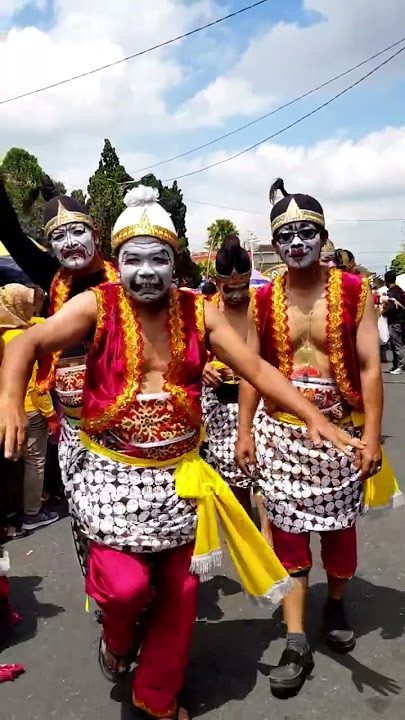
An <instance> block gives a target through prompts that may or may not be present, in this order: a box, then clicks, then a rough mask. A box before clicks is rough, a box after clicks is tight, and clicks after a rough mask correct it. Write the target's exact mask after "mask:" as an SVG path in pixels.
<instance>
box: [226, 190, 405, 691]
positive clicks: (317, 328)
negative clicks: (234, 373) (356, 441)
mask: <svg viewBox="0 0 405 720" xmlns="http://www.w3.org/2000/svg"><path fill="white" fill-rule="evenodd" d="M278 190H281V192H282V194H283V196H284V197H283V199H282V200H280V201H279V202H277V203H276V204H275V205H274V207H273V209H272V211H271V229H272V234H273V244H274V247H275V249H276V250H277V252H278V253H279V255H280V257H281V258H282V260H283V261H284V262H285V264H286V265H287V272H286V273H285V275H283V276H282V277H276V278H275V279H274V280H273V281H272V283H271V284H270V285H269V286H267V287H264V288H260V289H259V290H258V291H257V294H256V308H257V313H256V318H253V317H252V318H251V322H250V327H249V336H248V344H249V345H250V347H251V348H252V349H255V350H256V352H257V353H260V356H261V357H263V358H264V359H265V360H267V362H269V363H270V364H271V365H273V366H274V367H277V368H279V370H281V372H282V373H283V375H285V377H287V378H289V380H291V382H292V383H293V384H294V385H295V387H296V388H297V389H298V390H299V391H300V392H301V393H302V394H303V395H304V396H305V397H307V398H308V400H310V402H312V403H313V404H314V406H316V407H317V408H318V409H319V410H320V412H321V413H323V414H324V416H325V417H327V418H328V419H329V420H330V421H331V422H333V423H335V424H336V426H340V427H345V428H346V430H347V431H348V432H350V434H352V435H356V434H361V435H362V436H363V441H364V442H365V443H366V445H365V446H364V447H363V449H361V450H360V451H359V453H358V457H357V459H355V457H354V456H353V457H351V458H347V457H346V456H345V455H344V454H342V452H341V451H339V450H337V449H334V448H332V447H331V445H330V443H328V442H324V443H316V444H314V443H313V442H311V441H310V440H309V438H308V435H307V428H306V427H305V425H304V424H302V423H301V422H300V421H299V420H298V418H296V417H294V416H292V415H289V414H286V413H283V412H281V411H280V408H278V407H277V406H276V405H274V404H272V403H268V402H265V404H264V408H263V409H259V411H258V412H257V414H256V417H255V419H254V416H255V412H256V409H257V407H258V401H259V396H258V395H257V393H256V392H255V390H254V389H253V388H252V387H251V386H249V385H248V384H247V383H246V382H244V381H243V382H242V383H241V388H240V425H239V440H238V443H237V455H238V459H239V462H240V463H241V466H242V467H243V468H244V469H245V470H246V471H247V469H248V466H247V463H248V462H250V463H254V462H256V458H255V447H254V441H253V438H252V426H253V428H254V432H253V434H254V438H255V442H256V455H257V470H258V473H259V480H258V485H259V492H260V493H261V496H262V501H263V503H264V507H265V510H266V513H265V514H264V516H263V518H262V522H263V526H264V531H265V532H266V526H267V525H268V524H269V523H270V525H271V532H272V539H273V545H274V549H275V552H276V554H277V556H278V558H279V559H280V560H281V562H282V563H283V565H284V567H285V568H286V570H287V571H288V572H289V574H290V576H292V577H293V578H294V582H295V587H294V590H293V592H292V593H290V595H289V596H288V597H287V598H285V600H284V617H285V621H286V624H287V647H286V649H285V651H284V652H283V655H282V657H281V660H280V663H279V665H278V666H276V667H273V668H272V669H271V671H270V686H271V689H272V691H273V692H274V693H283V694H285V693H286V692H290V693H296V692H297V691H298V690H299V689H300V687H301V686H302V684H303V682H304V681H305V678H306V677H307V676H308V675H309V673H310V672H311V671H312V668H313V666H314V662H313V657H312V653H311V649H310V647H309V645H308V641H307V637H306V633H305V609H306V597H307V590H308V575H309V571H310V568H311V564H312V560H311V551H310V535H311V533H312V532H313V531H315V532H319V534H320V537H321V545H322V559H323V564H324V567H325V570H326V573H327V576H328V600H327V603H326V605H325V616H324V621H325V623H324V630H325V639H326V643H327V644H328V646H329V647H330V648H331V649H333V650H335V651H337V652H348V651H350V650H351V649H352V648H353V647H354V645H355V637H354V633H353V631H352V629H351V627H350V625H349V623H348V621H347V619H346V616H345V613H344V608H343V597H344V592H345V588H346V585H347V583H348V581H349V579H350V578H351V577H352V575H354V573H355V570H356V564H357V552H356V520H357V517H358V515H359V514H360V512H362V510H363V509H364V506H365V504H367V503H369V504H371V499H370V498H373V505H375V506H378V505H385V504H388V503H389V502H390V499H391V498H392V497H393V495H394V494H395V493H396V492H397V490H398V486H397V485H396V482H395V478H394V476H393V473H392V471H391V469H390V468H389V466H388V465H387V464H386V463H384V466H383V471H382V472H380V471H381V465H382V454H381V448H380V433H381V414H382V396H383V393H382V382H381V370H380V362H379V340H378V331H377V323H376V316H375V311H374V306H373V301H372V299H371V296H370V292H369V288H368V282H367V278H362V277H360V276H356V275H352V274H348V273H344V272H342V271H341V270H338V269H336V268H326V267H324V266H323V265H322V264H321V263H320V254H321V249H322V247H323V245H324V243H325V242H326V240H327V238H328V232H327V230H326V229H325V218H324V213H323V209H322V207H321V205H320V203H319V202H318V201H317V200H316V199H315V198H313V197H311V196H310V195H303V194H300V193H296V194H291V195H290V194H288V193H287V192H286V191H285V189H284V184H283V182H282V180H278V181H276V183H275V184H274V185H273V186H272V188H271V191H270V198H271V200H273V199H274V198H275V195H276V193H277V191H278ZM369 478H371V479H369ZM366 481H367V482H366ZM364 483H366V485H364Z"/></svg>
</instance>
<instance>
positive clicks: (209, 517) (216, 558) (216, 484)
mask: <svg viewBox="0 0 405 720" xmlns="http://www.w3.org/2000/svg"><path fill="white" fill-rule="evenodd" d="M80 438H81V441H82V443H83V445H84V446H85V447H86V448H87V449H88V450H91V452H94V453H97V454H100V455H106V456H108V457H110V458H112V459H113V460H115V461H116V462H122V463H125V464H127V465H136V466H137V467H155V468H163V467H170V466H172V467H173V466H176V470H175V474H174V477H175V488H176V493H177V495H178V496H179V497H181V498H192V499H194V500H196V502H197V517H198V522H197V531H196V541H195V548H194V555H193V558H192V561H191V572H193V573H196V574H198V575H201V576H202V578H204V575H208V574H209V573H210V572H211V571H212V570H213V569H214V568H215V567H218V566H219V565H220V564H221V560H222V550H221V542H220V537H219V529H218V520H217V517H219V520H220V522H221V526H222V529H223V532H224V535H225V539H226V543H227V546H228V549H229V553H230V555H231V558H232V560H233V562H234V565H235V568H236V570H237V573H238V575H239V578H240V580H241V582H242V585H243V587H244V588H245V590H246V592H247V593H248V594H249V595H250V596H251V597H252V598H254V599H255V600H257V601H259V602H260V601H262V602H266V601H267V602H269V601H270V602H279V600H281V598H282V597H283V596H284V595H286V594H287V592H289V591H290V590H291V589H292V581H291V579H290V578H289V576H288V574H287V572H286V571H285V569H284V568H283V566H282V565H281V563H280V561H279V560H278V559H277V557H276V555H275V553H274V552H273V550H272V549H271V548H270V547H269V545H268V544H267V542H266V541H265V539H264V538H263V536H262V535H261V534H260V532H259V531H258V529H257V528H256V526H255V525H254V523H253V522H252V521H251V520H250V518H249V517H248V515H247V514H246V512H245V511H244V509H243V508H242V506H241V505H240V504H239V502H238V501H237V500H236V498H235V496H234V494H233V492H232V491H231V490H230V489H229V487H228V486H227V485H226V484H225V482H224V481H223V480H222V478H220V476H219V475H218V474H217V473H216V472H215V471H214V470H213V469H212V468H211V467H210V466H209V465H207V463H206V462H204V460H202V458H200V456H199V455H198V452H197V450H193V451H191V452H189V453H186V454H185V455H183V456H181V457H179V458H175V459H172V460H169V461H164V462H159V461H157V460H153V461H152V460H143V459H138V458H137V459H135V458H130V457H128V456H126V455H123V454H121V453H117V452H114V451H110V450H107V449H106V448H103V447H101V446H100V445H98V443H96V442H94V441H93V440H91V438H90V437H89V436H88V435H86V434H85V433H83V432H81V433H80Z"/></svg>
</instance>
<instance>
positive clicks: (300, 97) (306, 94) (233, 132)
mask: <svg viewBox="0 0 405 720" xmlns="http://www.w3.org/2000/svg"><path fill="white" fill-rule="evenodd" d="M404 41H405V37H403V38H401V40H397V42H395V43H392V45H388V47H386V48H384V49H383V50H380V51H379V52H377V53H375V54H374V55H371V56H370V57H368V58H366V59H365V60H362V61H361V62H359V63H357V65H353V66H352V67H350V68H348V70H344V71H343V72H341V73H339V75H335V76H334V77H333V78H330V80H326V82H323V83H321V85H317V86H316V87H314V88H312V89H311V90H307V91H306V92H304V93H302V95H298V97H296V98H293V99H292V100H289V101H288V102H286V103H284V104H283V105H279V107H277V108H275V109H274V110H271V111H270V112H268V113H265V115H261V116H260V117H257V118H255V120H251V121H250V122H248V123H246V124H245V125H241V126H240V127H237V128H235V130H231V131H230V132H227V133H225V134H224V135H220V136H219V137H217V138H214V139H213V140H210V141H209V142H206V143H204V144H203V145H198V146H197V147H194V148H191V150H186V151H185V152H182V153H180V154H179V155H174V156H173V157H170V158H167V159H166V160H160V161H159V162H157V163H153V164H152V165H146V167H142V168H138V169H137V170H134V171H133V172H130V173H129V174H130V175H137V174H138V173H140V172H144V171H145V170H151V169H152V168H156V167H160V166H161V165H166V164H167V163H170V162H174V161H175V160H180V159H181V158H184V157H187V155H191V154H192V153H195V152H197V151H198V150H204V149H205V148H207V147H210V146H211V145H215V143H218V142H220V141H221V140H226V138H229V137H231V136H232V135H236V134H237V133H240V132H242V130H246V128H249V127H252V125H256V123H258V122H261V121H262V120H266V118H269V117H271V116H272V115H276V113H278V112H280V111H281V110H285V108H288V107H291V105H294V104H295V103H297V102H298V101H299V100H303V99H304V98H306V97H309V96H310V95H313V94H314V93H316V92H318V91H319V90H322V89H323V88H325V87H327V86H328V85H331V83H333V82H336V80H340V79H341V78H343V77H345V76H346V75H349V74H350V73H352V72H354V71H355V70H358V69H359V68H360V67H362V66H363V65H366V64H367V63H369V62H371V61H372V60H375V59H376V58H378V57H380V55H383V54H384V53H386V52H388V51H389V50H392V49H393V48H394V47H397V46H398V45H400V44H401V43H403V42H404ZM121 184H122V185H124V184H125V183H121Z"/></svg>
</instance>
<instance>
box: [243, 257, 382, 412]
mask: <svg viewBox="0 0 405 720" xmlns="http://www.w3.org/2000/svg"><path fill="white" fill-rule="evenodd" d="M286 277H287V276H286V275H284V276H282V277H276V278H275V279H274V280H273V281H272V282H271V283H270V285H267V286H266V287H263V288H259V289H258V291H257V293H256V324H257V328H258V333H259V340H260V354H261V356H262V357H263V358H264V360H267V362H269V363H270V364H271V365H274V366H275V367H277V368H278V369H279V370H280V371H281V372H282V373H283V374H284V375H285V376H286V377H288V378H290V377H291V373H292V370H293V350H292V346H291V342H290V335H289V328H288V316H287V302H286V294H285V283H286ZM368 287H369V286H368V280H367V278H366V277H361V276H359V275H353V274H351V273H346V272H342V271H341V270H337V269H336V268H332V269H331V270H330V271H329V274H328V281H327V288H326V299H327V306H328V314H327V329H326V336H327V344H328V356H329V363H330V368H331V373H332V377H333V379H334V381H335V382H336V385H337V387H338V389H339V391H340V393H341V395H342V396H343V397H344V399H345V400H346V401H347V402H348V403H349V405H350V406H351V407H352V408H356V409H358V410H362V409H363V400H362V396H361V385H360V372H359V363H358V359H357V351H356V335H357V327H358V324H359V322H360V320H361V318H362V316H363V312H364V305H365V302H366V298H367V292H368Z"/></svg>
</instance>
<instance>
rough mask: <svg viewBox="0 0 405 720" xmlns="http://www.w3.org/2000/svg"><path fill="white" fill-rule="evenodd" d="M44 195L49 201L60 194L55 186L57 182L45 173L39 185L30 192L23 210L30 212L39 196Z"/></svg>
mask: <svg viewBox="0 0 405 720" xmlns="http://www.w3.org/2000/svg"><path fill="white" fill-rule="evenodd" d="M40 195H42V197H43V198H44V200H45V202H48V200H52V198H55V197H58V195H60V192H59V191H58V189H57V188H56V186H55V183H54V182H53V180H51V178H50V177H49V175H46V174H45V173H43V174H42V176H41V182H40V184H39V185H37V187H35V188H33V189H32V190H30V192H29V194H28V198H27V200H26V201H25V203H24V207H23V211H24V212H25V213H29V212H30V211H31V209H32V206H33V204H34V203H35V201H36V200H38V198H39V196H40Z"/></svg>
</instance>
